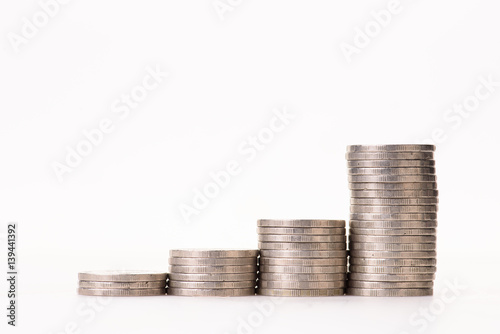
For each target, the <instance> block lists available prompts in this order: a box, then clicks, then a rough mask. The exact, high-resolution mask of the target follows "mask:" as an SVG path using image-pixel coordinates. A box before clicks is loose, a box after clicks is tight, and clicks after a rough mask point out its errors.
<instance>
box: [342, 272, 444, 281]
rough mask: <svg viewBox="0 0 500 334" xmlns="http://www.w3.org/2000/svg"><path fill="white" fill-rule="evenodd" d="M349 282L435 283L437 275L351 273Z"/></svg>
mask: <svg viewBox="0 0 500 334" xmlns="http://www.w3.org/2000/svg"><path fill="white" fill-rule="evenodd" d="M347 278H348V279H349V280H354V281H375V282H419V281H433V280H434V278H436V274H365V273H349V274H347Z"/></svg>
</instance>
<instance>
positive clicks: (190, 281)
mask: <svg viewBox="0 0 500 334" xmlns="http://www.w3.org/2000/svg"><path fill="white" fill-rule="evenodd" d="M258 256H259V251H258V250H253V249H252V250H199V249H198V250H197V249H185V250H171V251H170V258H169V263H170V272H171V273H170V274H169V284H168V294H169V295H174V296H218V297H233V296H253V295H255V286H256V280H257V270H258V268H257V257H258Z"/></svg>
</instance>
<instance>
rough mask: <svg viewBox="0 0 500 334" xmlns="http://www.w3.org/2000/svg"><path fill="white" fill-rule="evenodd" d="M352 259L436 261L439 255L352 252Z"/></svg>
mask: <svg viewBox="0 0 500 334" xmlns="http://www.w3.org/2000/svg"><path fill="white" fill-rule="evenodd" d="M349 255H350V257H351V258H354V257H359V258H376V259H435V258H436V256H437V253H436V251H435V250H433V251H413V252H408V251H407V252H402V251H370V250H350V251H349Z"/></svg>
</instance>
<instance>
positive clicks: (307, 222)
mask: <svg viewBox="0 0 500 334" xmlns="http://www.w3.org/2000/svg"><path fill="white" fill-rule="evenodd" d="M257 226H259V227H292V228H293V227H345V220H323V219H259V220H258V221H257Z"/></svg>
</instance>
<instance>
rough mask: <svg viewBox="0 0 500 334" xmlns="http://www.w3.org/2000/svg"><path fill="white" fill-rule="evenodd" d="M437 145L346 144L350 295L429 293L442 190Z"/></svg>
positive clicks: (432, 277) (434, 260) (348, 292)
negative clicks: (437, 180)
mask: <svg viewBox="0 0 500 334" xmlns="http://www.w3.org/2000/svg"><path fill="white" fill-rule="evenodd" d="M434 150H435V146H433V145H374V146H365V145H354V146H348V147H347V154H346V158H347V165H348V170H349V188H350V190H351V216H350V218H351V219H350V229H349V254H350V257H349V274H348V283H347V285H348V288H347V294H348V295H356V296H382V297H389V296H430V295H432V294H433V280H434V277H435V272H436V227H437V220H436V219H437V210H438V191H437V184H436V173H435V160H434Z"/></svg>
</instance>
